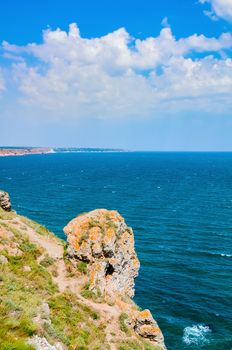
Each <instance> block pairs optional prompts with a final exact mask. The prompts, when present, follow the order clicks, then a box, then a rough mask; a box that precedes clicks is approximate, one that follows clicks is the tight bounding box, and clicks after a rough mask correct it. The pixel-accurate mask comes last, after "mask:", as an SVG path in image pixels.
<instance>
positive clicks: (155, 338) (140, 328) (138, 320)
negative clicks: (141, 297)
mask: <svg viewBox="0 0 232 350" xmlns="http://www.w3.org/2000/svg"><path fill="white" fill-rule="evenodd" d="M134 330H135V332H136V333H137V334H138V335H140V336H141V337H143V338H147V339H149V340H150V341H152V342H155V343H156V344H161V345H162V347H163V348H164V349H165V345H164V337H163V334H162V332H161V330H160V328H159V326H158V324H157V322H156V321H155V320H154V318H153V317H152V314H151V312H150V310H147V309H146V310H143V311H139V312H137V313H136V315H135V320H134Z"/></svg>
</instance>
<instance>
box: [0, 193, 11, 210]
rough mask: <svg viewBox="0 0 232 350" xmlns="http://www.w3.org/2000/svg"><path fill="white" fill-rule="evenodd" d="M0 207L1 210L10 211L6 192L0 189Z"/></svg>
mask: <svg viewBox="0 0 232 350" xmlns="http://www.w3.org/2000/svg"><path fill="white" fill-rule="evenodd" d="M0 207H1V208H2V209H3V210H6V211H11V202H10V197H9V194H8V193H7V192H4V191H0Z"/></svg>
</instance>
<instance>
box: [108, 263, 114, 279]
mask: <svg viewBox="0 0 232 350" xmlns="http://www.w3.org/2000/svg"><path fill="white" fill-rule="evenodd" d="M113 273H114V267H113V265H111V264H108V265H107V267H106V276H112V275H113Z"/></svg>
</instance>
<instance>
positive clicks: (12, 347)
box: [0, 208, 163, 350]
mask: <svg viewBox="0 0 232 350" xmlns="http://www.w3.org/2000/svg"><path fill="white" fill-rule="evenodd" d="M89 286H90V284H89V274H88V264H87V263H86V262H81V261H77V262H75V263H74V262H73V261H72V259H69V258H68V257H67V246H66V243H65V242H63V241H61V240H59V239H58V238H57V237H56V236H54V235H53V234H52V233H51V232H49V231H48V230H47V229H46V228H44V227H43V226H41V225H39V224H37V223H35V222H33V221H31V220H29V219H27V218H24V217H22V216H19V215H17V214H16V213H15V212H7V211H4V210H3V209H1V208H0V324H1V327H0V349H1V350H32V349H36V350H45V349H48V350H65V349H70V350H84V349H90V350H91V349H92V350H94V349H95V350H97V349H99V350H101V349H102V350H103V349H104V350H105V349H118V350H132V349H135V350H136V349H146V350H152V349H153V350H158V349H163V347H162V346H157V345H155V344H154V343H152V342H151V341H150V340H149V338H147V339H145V338H144V337H141V336H140V335H139V334H138V333H136V332H135V331H134V327H135V326H134V324H133V325H132V324H131V321H130V319H131V315H132V314H133V317H134V315H135V314H136V315H139V316H140V318H141V317H143V316H144V315H143V312H140V311H139V310H138V308H137V306H136V305H135V304H134V303H133V302H132V301H131V300H130V299H129V298H128V297H126V296H124V297H123V296H117V298H111V299H109V298H105V296H104V295H103V293H99V294H97V293H96V291H95V290H90V289H89ZM84 292H86V293H84ZM145 316H146V315H145ZM146 317H147V316H146ZM146 317H145V318H144V319H145V320H147V318H146ZM149 317H150V316H149ZM138 320H139V318H138V317H137V321H138ZM142 323H143V320H142ZM137 325H138V324H137ZM144 325H145V324H143V326H144ZM140 326H141V325H140ZM157 331H158V332H160V331H159V329H158V330H157Z"/></svg>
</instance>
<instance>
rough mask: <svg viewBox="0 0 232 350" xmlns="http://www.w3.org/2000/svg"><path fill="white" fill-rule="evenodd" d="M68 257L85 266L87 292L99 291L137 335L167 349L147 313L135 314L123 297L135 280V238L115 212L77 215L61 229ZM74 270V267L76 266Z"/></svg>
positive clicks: (139, 312)
mask: <svg viewBox="0 0 232 350" xmlns="http://www.w3.org/2000/svg"><path fill="white" fill-rule="evenodd" d="M64 232H65V234H66V235H67V241H68V248H67V255H68V257H69V258H70V259H71V260H72V261H74V262H73V264H74V266H75V261H78V262H83V261H84V262H86V263H87V266H88V267H87V270H88V273H87V274H88V276H87V277H88V278H89V289H90V290H92V291H96V292H98V291H100V292H101V295H103V296H105V297H106V298H105V300H107V297H108V296H110V299H109V298H108V300H110V301H111V302H112V301H113V300H114V302H115V303H116V304H117V306H118V307H119V309H120V310H121V312H122V315H124V316H125V319H126V320H127V325H126V327H127V326H129V327H130V329H131V330H133V331H134V332H135V334H136V335H138V336H140V337H142V338H144V339H145V340H146V341H150V342H151V343H153V344H154V345H155V346H158V347H157V349H158V348H159V349H166V347H165V344H164V338H163V334H162V332H161V330H160V328H159V326H158V324H157V323H156V321H155V320H154V318H153V317H152V315H151V312H150V311H149V310H143V311H138V310H137V308H135V305H134V304H133V303H132V302H131V303H130V302H129V301H127V302H125V301H124V297H125V296H129V297H132V296H133V295H134V279H135V277H136V276H137V275H138V270H139V265H140V264H139V261H138V258H137V255H136V252H135V248H134V234H133V231H132V229H131V228H130V227H128V226H127V225H126V223H125V221H124V219H123V218H122V216H121V215H120V214H119V213H118V212H117V211H111V210H106V209H97V210H94V211H91V212H89V213H86V214H82V215H79V216H78V217H76V218H75V219H73V220H72V221H70V222H69V223H68V225H67V226H66V227H65V228H64ZM76 266H77V265H76Z"/></svg>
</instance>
